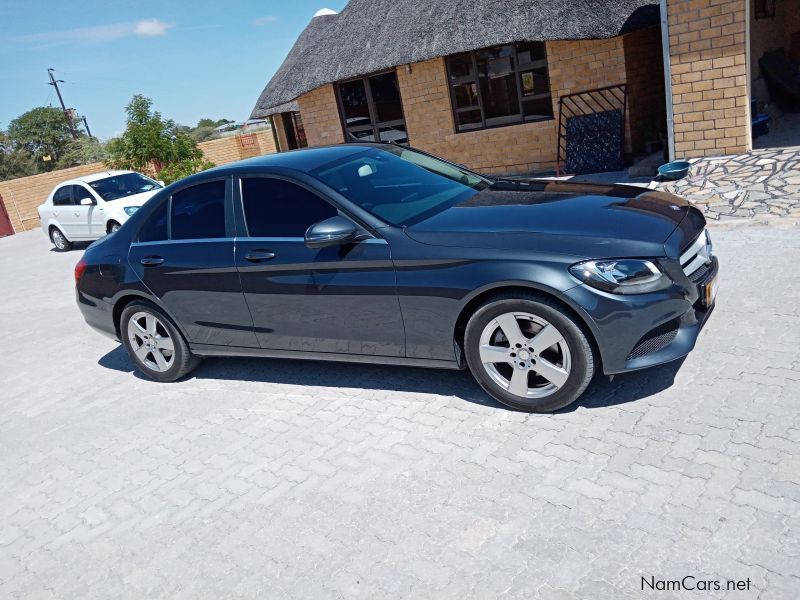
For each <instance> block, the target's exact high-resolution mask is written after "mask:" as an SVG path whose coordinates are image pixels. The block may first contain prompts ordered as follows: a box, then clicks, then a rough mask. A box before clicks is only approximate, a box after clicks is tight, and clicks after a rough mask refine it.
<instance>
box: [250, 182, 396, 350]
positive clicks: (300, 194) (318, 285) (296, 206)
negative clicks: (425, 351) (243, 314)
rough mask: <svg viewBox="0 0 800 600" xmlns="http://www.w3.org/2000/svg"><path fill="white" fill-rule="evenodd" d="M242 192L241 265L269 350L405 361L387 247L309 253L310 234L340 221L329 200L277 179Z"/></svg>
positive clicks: (379, 242) (377, 242)
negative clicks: (317, 226)
mask: <svg viewBox="0 0 800 600" xmlns="http://www.w3.org/2000/svg"><path fill="white" fill-rule="evenodd" d="M237 191H239V192H240V194H241V199H242V203H241V204H239V205H238V206H237V207H236V208H237V211H238V210H239V208H240V207H243V214H244V221H245V223H244V224H245V226H246V228H245V229H244V231H243V232H242V233H244V234H245V236H243V237H238V238H237V240H236V265H237V267H238V268H239V272H240V274H241V278H242V288H243V290H244V293H245V298H246V299H247V303H248V305H249V307H250V310H251V312H252V315H253V323H254V326H255V332H256V336H257V337H258V341H259V343H260V344H261V347H262V348H269V349H278V350H302V351H310V352H332V353H339V354H366V355H376V356H403V355H404V353H405V331H404V329H403V320H402V317H401V314H400V304H399V302H398V298H397V292H396V286H395V274H394V266H393V264H392V260H391V254H390V250H389V245H388V244H387V243H386V241H385V240H383V239H380V238H377V237H374V236H371V235H369V234H366V235H365V239H362V240H360V241H357V242H355V243H352V244H348V245H345V246H332V247H328V248H320V249H313V248H309V247H307V246H306V245H305V243H304V234H305V231H306V229H307V228H308V227H310V226H311V225H313V224H314V223H317V222H318V221H321V220H323V219H327V218H329V217H332V216H335V215H337V214H339V211H338V210H337V209H336V207H335V206H334V205H333V204H332V203H331V202H329V201H328V199H327V198H323V197H322V196H320V195H319V194H318V193H317V192H316V191H312V190H311V189H309V188H306V187H304V186H302V185H300V184H299V183H297V182H293V181H290V180H288V179H284V178H275V177H250V178H243V179H242V180H241V183H240V186H239V189H238V190H237ZM345 216H346V215H345ZM365 233H366V232H365Z"/></svg>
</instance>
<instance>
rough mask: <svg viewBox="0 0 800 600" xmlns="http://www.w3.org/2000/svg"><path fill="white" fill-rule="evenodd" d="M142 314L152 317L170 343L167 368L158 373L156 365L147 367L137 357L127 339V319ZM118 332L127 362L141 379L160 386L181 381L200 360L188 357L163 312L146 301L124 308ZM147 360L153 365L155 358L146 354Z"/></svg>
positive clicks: (187, 348) (186, 347)
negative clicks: (169, 357)
mask: <svg viewBox="0 0 800 600" xmlns="http://www.w3.org/2000/svg"><path fill="white" fill-rule="evenodd" d="M142 313H144V314H149V315H153V316H154V317H155V318H156V319H157V322H158V323H159V324H160V326H161V327H163V330H165V331H166V333H167V334H168V335H169V338H171V340H172V345H173V353H172V357H171V363H170V366H169V368H167V369H166V370H163V371H158V370H157V365H156V368H152V367H150V366H148V364H147V363H146V362H145V361H143V360H142V359H141V358H139V356H137V354H136V350H135V348H134V347H133V345H132V342H131V340H130V336H129V334H128V327H129V324H130V321H131V319H132V318H133V317H134V316H136V315H139V314H142ZM119 331H120V338H121V339H122V345H123V346H125V350H127V352H128V356H130V357H131V360H132V361H133V363H134V364H135V365H136V368H137V369H138V370H139V371H140V372H141V373H142V374H143V375H145V376H146V377H148V378H150V379H153V380H155V381H163V382H169V381H177V380H178V379H180V378H181V377H184V376H186V375H187V374H189V373H190V372H192V371H193V370H194V369H195V368H196V367H197V365H199V364H200V359H199V358H198V357H196V356H195V355H194V354H192V352H191V350H190V349H189V345H188V344H187V343H186V340H185V339H184V337H183V335H182V334H181V332H180V331H179V330H178V328H177V327H176V326H175V324H174V323H173V322H172V320H171V319H170V318H169V317H168V316H167V315H166V314H164V311H162V310H161V309H160V308H158V307H157V306H156V305H155V304H153V303H152V302H148V301H146V300H135V301H133V302H131V303H130V304H128V305H127V306H126V307H125V309H124V310H123V311H122V315H121V316H120V322H119ZM159 331H161V330H159ZM162 333H164V331H162ZM137 343H138V339H137ZM148 356H150V357H152V358H151V359H149V362H151V364H154V363H155V362H156V360H155V355H154V354H150V355H148Z"/></svg>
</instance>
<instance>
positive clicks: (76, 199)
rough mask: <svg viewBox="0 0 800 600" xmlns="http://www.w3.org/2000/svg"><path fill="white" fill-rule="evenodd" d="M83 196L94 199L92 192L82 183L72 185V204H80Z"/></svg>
mask: <svg viewBox="0 0 800 600" xmlns="http://www.w3.org/2000/svg"><path fill="white" fill-rule="evenodd" d="M84 198H89V199H90V200H94V197H93V196H92V193H91V192H90V191H89V190H87V189H86V188H85V187H83V186H82V185H73V186H72V203H73V204H80V203H81V200H83V199H84Z"/></svg>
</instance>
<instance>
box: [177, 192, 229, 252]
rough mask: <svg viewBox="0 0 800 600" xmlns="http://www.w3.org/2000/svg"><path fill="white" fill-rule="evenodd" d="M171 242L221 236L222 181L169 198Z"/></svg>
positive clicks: (222, 232)
mask: <svg viewBox="0 0 800 600" xmlns="http://www.w3.org/2000/svg"><path fill="white" fill-rule="evenodd" d="M171 227H172V235H171V239H173V240H194V239H202V238H223V237H225V182H224V181H210V182H208V183H202V184H200V185H195V186H193V187H190V188H187V189H185V190H182V191H180V192H178V193H177V194H174V195H173V196H172V223H171Z"/></svg>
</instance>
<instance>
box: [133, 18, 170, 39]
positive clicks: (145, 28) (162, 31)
mask: <svg viewBox="0 0 800 600" xmlns="http://www.w3.org/2000/svg"><path fill="white" fill-rule="evenodd" d="M170 27H174V25H170V24H169V23H164V21H160V20H158V19H144V20H142V21H138V22H137V23H136V30H135V33H136V35H144V36H150V35H167V29H169V28H170Z"/></svg>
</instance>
